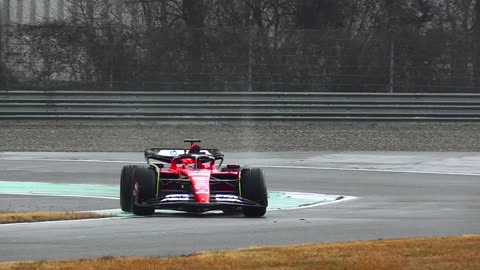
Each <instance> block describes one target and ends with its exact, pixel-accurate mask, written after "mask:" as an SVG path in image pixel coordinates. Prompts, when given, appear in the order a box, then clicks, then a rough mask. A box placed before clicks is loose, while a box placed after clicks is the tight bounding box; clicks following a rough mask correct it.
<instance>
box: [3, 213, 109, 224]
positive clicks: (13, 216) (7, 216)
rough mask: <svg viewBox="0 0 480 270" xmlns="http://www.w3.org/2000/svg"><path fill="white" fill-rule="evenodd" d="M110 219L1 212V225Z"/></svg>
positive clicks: (75, 214)
mask: <svg viewBox="0 0 480 270" xmlns="http://www.w3.org/2000/svg"><path fill="white" fill-rule="evenodd" d="M102 217H108V216H106V215H98V214H95V213H77V212H0V224H5V223H23V222H39V221H54V220H74V219H89V218H102Z"/></svg>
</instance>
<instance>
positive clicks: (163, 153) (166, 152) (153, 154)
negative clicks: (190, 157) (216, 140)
mask: <svg viewBox="0 0 480 270" xmlns="http://www.w3.org/2000/svg"><path fill="white" fill-rule="evenodd" d="M185 154H188V149H179V148H168V147H162V148H149V149H145V160H146V161H147V163H150V159H154V160H158V161H161V162H164V163H170V162H171V161H172V159H173V158H174V157H176V156H178V155H185ZM198 154H200V155H207V156H212V157H213V158H215V160H223V157H224V155H223V153H222V151H220V150H219V149H202V150H201V151H200V153H198Z"/></svg>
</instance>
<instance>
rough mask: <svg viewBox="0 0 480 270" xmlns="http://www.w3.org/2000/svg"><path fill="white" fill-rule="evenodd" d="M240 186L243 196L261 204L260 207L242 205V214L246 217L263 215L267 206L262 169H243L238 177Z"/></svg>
mask: <svg viewBox="0 0 480 270" xmlns="http://www.w3.org/2000/svg"><path fill="white" fill-rule="evenodd" d="M240 188H241V192H242V193H241V195H242V197H243V198H245V199H248V200H251V201H254V202H256V203H258V204H260V205H262V207H258V206H256V207H251V206H244V207H243V215H245V216H246V217H261V216H264V215H265V213H266V211H267V206H268V193H267V187H266V185H265V179H264V177H263V172H262V170H261V169H259V168H248V169H243V170H242V171H241V177H240Z"/></svg>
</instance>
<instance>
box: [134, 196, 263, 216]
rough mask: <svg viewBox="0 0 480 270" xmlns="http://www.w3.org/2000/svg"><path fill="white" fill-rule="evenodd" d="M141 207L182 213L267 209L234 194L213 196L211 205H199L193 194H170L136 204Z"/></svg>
mask: <svg viewBox="0 0 480 270" xmlns="http://www.w3.org/2000/svg"><path fill="white" fill-rule="evenodd" d="M136 205H137V206H140V207H154V208H156V209H169V210H181V211H199V212H205V211H210V210H224V209H231V208H238V207H265V205H261V204H259V203H257V202H254V201H251V200H248V199H245V198H243V197H240V196H237V195H232V194H212V195H210V202H209V203H199V202H197V201H196V199H195V197H194V195H193V194H168V195H165V196H160V197H158V198H153V199H150V200H146V201H143V202H141V203H138V202H137V203H136Z"/></svg>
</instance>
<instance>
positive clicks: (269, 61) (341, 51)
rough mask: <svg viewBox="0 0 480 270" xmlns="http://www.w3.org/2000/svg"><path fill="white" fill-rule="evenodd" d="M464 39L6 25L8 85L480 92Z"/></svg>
mask: <svg viewBox="0 0 480 270" xmlns="http://www.w3.org/2000/svg"><path fill="white" fill-rule="evenodd" d="M473 41H474V40H472V39H470V40H468V39H465V38H462V37H461V36H460V34H454V33H450V32H439V31H429V32H424V33H419V32H418V31H413V30H408V29H406V30H403V31H399V32H396V33H394V34H392V33H391V32H387V31H373V32H371V33H370V34H369V35H354V36H352V35H347V34H346V33H345V32H343V31H339V30H335V29H333V30H332V29H323V30H299V29H292V30H282V29H273V30H272V28H269V29H263V30H262V29H259V28H258V27H247V28H233V27H222V28H220V27H202V28H191V27H176V28H171V27H170V28H164V27H160V28H155V29H153V30H152V29H147V28H142V27H132V26H128V27H127V26H122V25H115V24H109V23H104V24H101V25H99V24H96V25H89V24H82V23H71V22H50V23H46V24H35V25H3V26H2V36H1V45H2V46H1V48H0V51H1V54H0V57H1V59H0V60H1V62H0V87H1V88H2V89H115V90H120V89H126V90H140V89H141V90H158V91H182V90H185V91H318V92H397V93H400V92H450V93H460V92H465V93H466V92H470V93H475V92H480V53H479V51H478V48H477V47H478V46H476V45H475V43H474V42H473Z"/></svg>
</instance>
